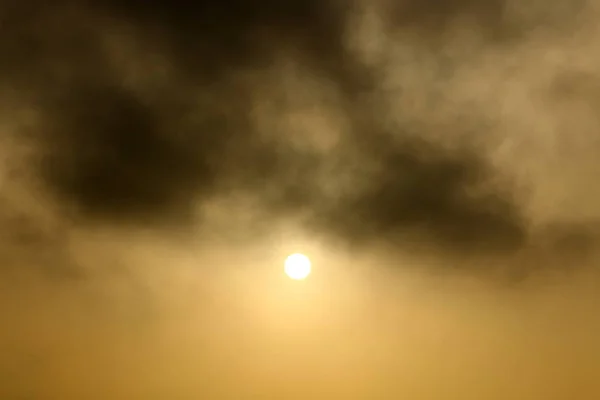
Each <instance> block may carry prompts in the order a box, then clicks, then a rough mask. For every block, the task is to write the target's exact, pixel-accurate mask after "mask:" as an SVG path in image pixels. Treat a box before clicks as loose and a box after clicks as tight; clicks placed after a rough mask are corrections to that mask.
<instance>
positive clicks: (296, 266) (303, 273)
mask: <svg viewBox="0 0 600 400" xmlns="http://www.w3.org/2000/svg"><path fill="white" fill-rule="evenodd" d="M284 269H285V273H286V275H287V276H289V277H290V278H292V279H295V280H303V279H306V277H307V276H308V275H309V274H310V271H311V262H310V259H309V258H308V257H307V256H305V255H304V254H300V253H295V254H292V255H290V256H288V257H287V258H286V259H285V264H284Z"/></svg>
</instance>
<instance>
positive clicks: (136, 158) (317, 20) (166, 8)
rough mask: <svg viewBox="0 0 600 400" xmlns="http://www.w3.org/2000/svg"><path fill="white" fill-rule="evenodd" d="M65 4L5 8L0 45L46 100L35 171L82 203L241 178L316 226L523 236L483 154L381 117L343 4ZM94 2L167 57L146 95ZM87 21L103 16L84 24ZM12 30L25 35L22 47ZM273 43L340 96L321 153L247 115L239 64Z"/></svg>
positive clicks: (443, 16) (424, 20)
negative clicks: (337, 124)
mask: <svg viewBox="0 0 600 400" xmlns="http://www.w3.org/2000/svg"><path fill="white" fill-rule="evenodd" d="M64 7H65V10H70V9H72V8H73V7H72V6H66V5H65V6H64ZM69 7H71V8H69ZM503 7H504V3H503V2H500V1H491V2H471V1H453V2H433V1H425V2H422V1H421V2H413V1H408V2H401V3H398V4H397V5H396V10H395V11H394V13H395V14H393V17H392V18H391V19H392V20H394V23H395V24H396V26H397V27H400V28H401V27H419V29H426V30H428V32H429V33H432V34H436V32H438V33H442V32H443V30H444V28H443V27H444V26H446V25H447V23H448V22H449V21H450V20H452V19H454V18H458V17H460V16H462V15H473V16H475V17H476V19H477V20H478V21H480V22H481V24H482V25H486V26H491V25H494V24H501V23H503V18H504V17H503ZM75 9H76V10H83V11H78V13H79V14H77V13H75V14H76V15H78V17H77V18H71V19H69V18H66V17H65V18H63V17H52V15H54V16H56V15H59V16H62V15H63V14H61V13H60V12H57V11H54V13H50V14H49V15H50V16H44V15H42V14H41V12H37V11H32V10H29V11H22V10H21V11H20V12H19V13H17V14H14V13H13V14H14V15H16V16H19V18H21V19H22V20H24V21H27V23H22V24H20V25H19V26H17V25H15V24H13V25H14V26H13V25H11V26H13V27H12V28H11V29H12V30H9V31H8V32H12V36H10V35H9V36H8V37H9V38H8V39H7V38H4V39H3V42H2V43H3V44H2V45H3V46H4V47H3V48H4V51H6V54H10V55H11V57H10V58H11V62H10V64H9V63H6V64H5V65H4V66H3V68H4V70H5V71H10V73H11V75H10V76H14V77H15V81H21V82H25V83H23V87H27V88H28V90H29V91H30V92H31V93H33V94H32V98H33V99H35V104H36V105H37V106H38V107H39V108H40V110H41V112H42V114H43V120H44V125H43V128H41V129H40V132H37V133H36V135H34V137H35V140H36V143H37V145H38V146H39V147H40V149H41V157H42V158H41V161H40V162H39V165H38V166H39V174H40V176H42V177H43V179H44V181H45V184H46V185H47V187H48V188H49V189H50V191H51V192H52V193H53V194H54V196H56V197H57V198H58V199H60V200H61V201H62V202H64V204H68V205H69V207H73V209H74V210H76V212H77V214H78V215H79V218H82V219H83V220H94V221H104V222H109V223H117V224H121V223H129V224H139V225H147V224H159V225H160V224H163V223H167V222H168V223H173V221H176V223H181V222H183V221H188V220H190V219H191V215H192V214H193V212H194V207H195V206H196V203H198V202H202V201H206V200H209V199H216V198H218V197H219V196H225V195H227V194H230V193H233V192H236V191H239V192H240V193H243V194H245V195H248V196H255V197H257V198H259V199H261V202H262V204H263V206H264V208H265V209H266V210H268V211H269V212H270V213H271V214H272V215H273V216H274V217H279V216H285V215H293V214H301V213H303V214H308V215H310V217H309V218H308V221H309V222H310V224H311V226H313V227H315V229H318V230H319V231H321V232H326V233H330V234H333V235H335V236H339V237H343V238H347V239H350V240H358V241H361V242H362V241H369V240H371V238H376V240H392V241H393V240H398V241H399V243H400V242H402V240H404V239H406V236H407V235H408V236H411V237H413V236H414V237H419V238H422V240H425V241H428V242H434V243H437V244H443V245H444V246H446V247H447V248H451V249H455V250H457V251H470V250H474V249H479V248H485V249H488V250H489V249H492V248H501V249H504V250H506V249H509V248H510V249H513V248H516V247H519V245H520V244H522V243H523V241H524V240H525V239H524V237H525V225H526V223H525V222H524V220H523V217H522V216H521V215H520V212H519V210H518V208H519V207H517V205H515V204H514V203H515V201H514V199H513V198H512V195H506V194H505V192H504V191H503V190H500V189H499V190H498V191H497V192H495V191H493V190H492V191H489V190H488V191H486V192H485V194H481V193H482V191H481V190H482V189H481V188H482V187H484V186H486V185H487V184H488V183H489V182H492V181H493V180H494V178H495V172H494V171H493V168H491V166H489V165H488V164H487V162H486V161H485V157H484V156H483V154H477V151H475V150H473V149H471V150H463V149H459V150H453V151H449V150H447V149H445V148H444V147H442V146H441V145H436V144H434V143H427V142H426V141H425V140H419V141H416V140H414V139H413V137H414V136H415V135H413V134H412V132H411V131H414V130H415V129H414V126H412V125H411V124H412V123H408V122H407V123H406V126H398V127H396V128H394V129H390V128H389V127H388V126H387V125H386V124H387V122H386V121H384V118H380V117H379V115H380V108H381V107H384V102H383V101H382V100H381V99H380V98H381V97H385V95H384V94H381V93H378V86H379V83H380V82H379V78H378V72H377V71H375V70H372V69H368V68H367V67H366V66H365V65H363V64H362V63H361V62H360V60H359V59H357V58H356V56H353V55H352V53H351V52H350V51H349V50H348V48H346V47H345V45H344V43H345V42H344V38H345V33H346V32H345V29H346V26H345V23H344V22H345V17H346V15H347V12H349V5H348V4H345V5H343V6H342V5H341V4H337V3H334V2H322V1H319V2H317V1H291V2H279V1H277V2H276V1H262V2H259V3H255V2H254V3H249V2H245V1H228V2H193V3H192V2H179V1H175V2H160V1H159V2H143V1H139V2H137V1H123V2H102V3H99V2H98V3H96V2H88V3H87V5H86V6H85V7H84V6H80V7H79V8H77V7H75ZM65 12H66V11H65ZM9 15H10V14H9ZM106 16H110V17H111V18H114V20H115V21H119V22H120V23H121V22H123V21H125V23H126V24H129V25H131V26H133V27H134V28H135V29H132V30H131V31H128V32H129V34H130V35H131V36H132V38H133V39H135V40H140V41H145V46H146V48H148V47H150V48H152V46H153V45H154V46H155V51H156V52H161V55H163V56H164V57H165V58H166V60H167V62H168V65H169V68H170V70H169V71H170V72H169V73H168V74H167V78H165V80H164V81H163V82H162V83H161V84H160V85H159V88H158V89H156V90H154V91H153V92H152V94H151V95H149V94H146V93H145V92H143V91H136V90H134V89H133V88H132V87H130V86H127V85H126V84H125V83H124V77H122V76H119V74H118V73H115V72H114V71H113V72H111V70H110V68H109V65H110V62H109V61H110V60H108V57H109V56H108V55H107V54H106V53H105V52H103V50H101V46H100V45H99V43H100V39H99V38H98V37H99V36H101V35H102V34H103V33H106V32H107V31H109V30H110V29H111V28H110V24H108V25H106ZM15 18H16V17H15ZM101 18H104V19H102V21H104V22H102V24H101V23H99V22H98V21H99V20H100V19H101ZM16 20H19V19H18V18H16V19H15V21H16ZM108 21H110V18H109V19H108ZM94 23H96V24H97V25H98V26H99V27H100V28H98V29H96V30H94V29H90V28H89V27H88V25H92V26H93V24H94ZM103 24H104V25H103ZM34 26H37V28H35V29H34ZM148 32H151V33H152V35H156V36H154V37H155V38H160V40H156V41H155V42H154V43H153V42H152V40H151V39H148V38H149V37H153V36H151V35H150V34H149V33H148ZM145 33H148V35H149V36H147V37H146V36H144V34H145ZM25 44H28V45H31V44H34V45H33V46H30V47H28V48H29V49H30V50H27V51H25V50H24V47H25ZM282 51H287V52H288V53H289V54H291V57H295V59H296V61H298V62H300V63H302V64H303V65H304V66H305V67H306V68H307V69H308V70H310V71H312V73H313V74H314V75H315V76H318V77H320V79H322V80H323V81H327V82H328V83H329V84H331V85H332V86H333V87H335V88H336V91H337V93H338V94H339V95H340V97H341V100H340V103H341V105H339V104H338V105H339V106H340V107H341V108H342V109H343V110H344V114H345V115H344V118H345V119H346V121H347V122H348V126H349V128H348V129H347V131H346V132H343V134H342V135H341V140H340V143H338V145H337V147H335V148H334V149H333V150H331V151H330V152H329V153H328V154H327V155H322V154H319V153H318V152H315V151H310V150H300V149H299V148H298V147H296V146H294V145H293V144H292V143H291V141H289V140H287V139H286V138H287V137H288V136H289V133H288V132H286V131H285V130H283V129H281V131H280V132H277V135H278V137H279V140H278V141H269V140H267V139H265V135H264V132H261V129H260V127H259V126H257V124H256V123H254V122H253V120H252V118H251V114H252V112H253V111H254V107H255V105H256V104H255V103H256V96H257V95H256V91H257V90H256V89H259V88H260V87H261V86H262V85H266V84H267V83H266V82H263V80H261V79H259V78H257V79H256V80H255V81H251V82H250V83H244V84H240V83H236V82H237V81H236V77H237V76H238V75H239V73H240V72H244V71H256V70H261V69H265V70H266V69H267V68H268V67H269V66H271V65H272V64H273V63H275V62H276V60H277V56H278V55H279V54H280V52H282ZM130 56H131V57H134V58H135V57H136V56H135V55H130ZM424 85H427V83H426V82H424ZM424 90H428V89H427V87H426V86H425V87H424ZM198 98H202V99H204V100H202V101H200V102H199V101H198ZM369 99H371V100H369ZM281 112H282V113H284V112H285V110H283V111H281ZM323 112H324V113H327V112H328V111H327V110H326V109H324V110H323ZM272 117H273V118H276V117H278V116H277V115H273V116H272ZM453 129H454V130H460V129H462V126H461V123H460V122H457V126H456V127H453ZM465 129H466V128H465ZM408 132H411V134H410V135H409V134H408ZM417 136H418V135H417ZM398 138H401V139H402V140H397V139H398ZM332 164H335V165H336V168H337V169H338V170H339V171H340V172H341V174H344V175H350V178H349V179H350V181H352V182H353V190H351V191H349V192H347V193H342V194H341V195H340V196H337V197H336V196H332V195H331V194H329V193H328V194H326V193H325V191H324V190H323V188H322V186H320V184H318V182H319V178H320V177H321V175H322V174H323V170H324V169H325V168H326V167H327V166H330V165H332ZM478 193H479V194H478Z"/></svg>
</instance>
